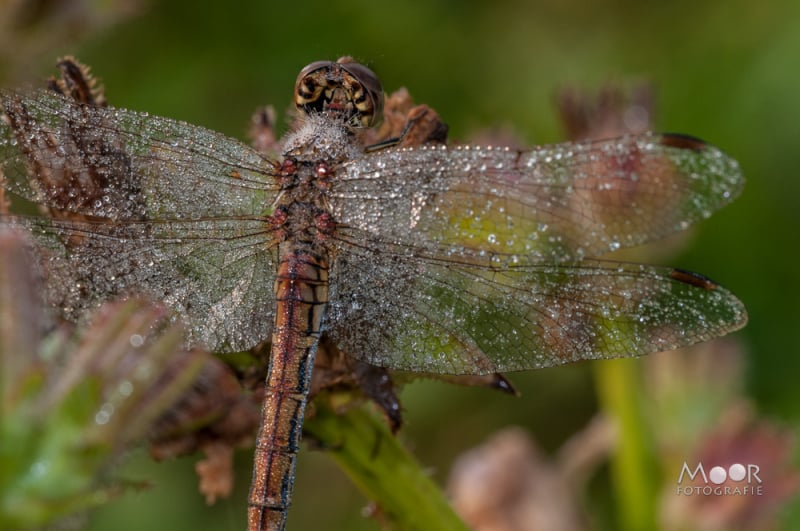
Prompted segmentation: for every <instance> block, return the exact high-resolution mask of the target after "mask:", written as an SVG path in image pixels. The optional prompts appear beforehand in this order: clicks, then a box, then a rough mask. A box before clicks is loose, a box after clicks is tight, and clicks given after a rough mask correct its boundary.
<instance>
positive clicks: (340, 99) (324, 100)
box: [294, 57, 383, 127]
mask: <svg viewBox="0 0 800 531" xmlns="http://www.w3.org/2000/svg"><path fill="white" fill-rule="evenodd" d="M294 104H295V107H297V110H298V111H300V112H301V113H302V114H304V115H308V114H312V113H323V112H326V113H333V114H335V115H337V116H341V117H342V118H343V119H344V121H345V122H346V123H347V125H348V126H350V127H371V126H373V125H375V124H377V123H378V121H379V120H380V118H381V113H382V112H383V87H382V86H381V82H380V81H379V80H378V76H376V75H375V73H374V72H373V71H372V70H370V69H369V68H367V67H366V66H364V65H362V64H359V63H356V62H355V61H354V60H353V58H352V57H341V58H340V59H339V60H337V61H336V62H335V63H334V62H333V61H317V62H314V63H311V64H310V65H308V66H306V67H305V68H303V70H301V71H300V74H299V75H298V76H297V81H296V82H295V85H294Z"/></svg>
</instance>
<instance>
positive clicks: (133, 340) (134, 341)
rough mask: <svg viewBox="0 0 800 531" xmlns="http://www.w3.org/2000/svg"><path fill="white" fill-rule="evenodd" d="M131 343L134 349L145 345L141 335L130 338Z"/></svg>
mask: <svg viewBox="0 0 800 531" xmlns="http://www.w3.org/2000/svg"><path fill="white" fill-rule="evenodd" d="M130 343H131V346H132V347H133V348H139V347H141V346H142V345H144V338H143V337H142V336H141V335H139V334H132V335H131V337H130Z"/></svg>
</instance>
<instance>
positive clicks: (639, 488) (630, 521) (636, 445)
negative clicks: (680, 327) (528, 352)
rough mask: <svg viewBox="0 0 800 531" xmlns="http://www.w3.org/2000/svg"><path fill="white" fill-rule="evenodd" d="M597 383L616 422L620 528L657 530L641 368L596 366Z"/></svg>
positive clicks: (614, 470) (631, 362)
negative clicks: (643, 406) (641, 385)
mask: <svg viewBox="0 0 800 531" xmlns="http://www.w3.org/2000/svg"><path fill="white" fill-rule="evenodd" d="M594 367H595V381H596V383H597V392H598V395H599V399H600V403H601V405H602V409H603V411H604V413H605V414H606V415H607V416H608V417H609V418H610V419H612V421H613V422H615V424H616V426H617V432H618V441H617V445H616V451H615V453H613V454H612V456H611V476H612V482H613V484H614V489H613V491H614V492H615V493H616V498H617V499H616V502H617V510H618V511H619V529H622V530H625V531H640V530H645V529H656V509H657V508H656V501H657V483H658V478H657V477H656V475H657V472H656V471H657V466H656V463H655V460H654V457H653V456H654V454H653V447H652V442H651V437H650V433H649V430H648V428H647V426H646V424H645V422H644V412H643V411H642V408H641V404H642V401H643V400H642V393H641V390H640V382H639V370H638V369H639V365H638V360H635V359H617V360H609V361H604V362H601V363H595V364H594Z"/></svg>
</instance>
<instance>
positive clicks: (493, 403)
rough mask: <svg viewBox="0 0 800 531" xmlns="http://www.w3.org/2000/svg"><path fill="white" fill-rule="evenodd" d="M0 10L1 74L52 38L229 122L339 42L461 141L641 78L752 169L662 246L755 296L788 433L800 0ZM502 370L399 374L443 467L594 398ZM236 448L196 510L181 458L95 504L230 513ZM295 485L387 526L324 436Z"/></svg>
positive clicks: (148, 513)
mask: <svg viewBox="0 0 800 531" xmlns="http://www.w3.org/2000/svg"><path fill="white" fill-rule="evenodd" d="M20 5H21V6H24V7H22V8H20V7H19V6H20ZM4 13H5V14H13V15H14V16H15V17H16V18H14V19H13V20H12V19H10V18H6V19H5V20H6V22H4V23H2V24H3V26H2V27H0V32H2V33H4V34H2V33H0V46H2V49H0V61H2V62H0V82H2V84H3V85H5V86H8V85H15V86H16V85H21V84H26V83H34V82H36V81H37V80H39V79H41V78H42V77H45V76H48V75H51V74H54V73H55V70H54V68H53V64H54V62H55V59H56V57H58V56H61V55H65V54H74V55H76V56H77V57H78V58H79V59H80V60H81V61H83V62H85V63H87V64H89V65H90V66H91V67H92V68H93V71H94V72H95V73H96V74H97V75H98V76H99V77H101V78H102V81H103V82H104V84H105V87H106V93H107V95H108V97H109V100H110V101H111V103H112V104H114V105H116V106H120V107H127V108H132V109H137V110H146V111H149V112H151V113H153V114H160V115H164V116H169V117H172V118H178V119H182V120H187V121H189V122H192V123H196V124H200V125H204V126H207V127H210V128H212V129H216V130H219V131H222V132H225V133H227V134H229V135H232V136H236V137H239V138H244V134H245V131H246V130H247V126H248V120H249V117H250V115H251V112H252V111H253V110H254V109H255V108H256V107H257V106H259V105H263V104H268V103H270V104H273V105H275V107H276V109H277V110H278V111H279V112H280V113H282V112H283V110H284V109H285V108H286V107H287V106H288V104H289V102H290V98H291V90H292V87H293V83H294V79H295V76H296V74H297V72H298V71H299V69H300V68H301V67H302V66H304V65H305V64H307V63H309V62H311V61H314V60H318V59H335V58H336V57H339V56H341V55H347V54H349V55H353V56H354V57H356V58H357V59H359V60H360V61H362V62H365V63H366V64H368V65H369V66H370V67H371V68H373V70H375V71H376V72H377V73H378V75H379V76H380V77H381V79H382V81H383V84H384V88H385V89H386V90H387V91H393V90H395V89H397V88H399V87H401V86H405V87H407V88H408V89H409V91H410V92H411V94H412V95H413V97H414V98H415V100H416V101H417V102H424V103H427V104H429V105H430V106H432V107H433V108H434V109H436V110H437V111H438V112H439V113H440V115H441V116H442V118H443V119H444V120H445V121H446V122H447V123H449V125H450V127H451V129H450V131H451V134H450V136H451V138H453V139H463V138H466V137H468V136H469V135H470V134H471V133H473V132H475V131H476V130H479V129H483V128H487V127H490V126H493V127H498V126H499V127H504V128H511V129H513V130H514V131H516V132H517V133H518V134H519V136H520V137H521V138H523V139H524V140H525V141H526V142H528V143H530V144H538V143H546V142H558V141H562V140H564V135H565V133H564V131H563V129H562V127H561V126H560V124H559V121H558V115H557V112H556V106H555V103H554V102H555V94H556V93H557V91H558V90H559V89H560V88H563V87H566V86H577V87H582V88H587V89H597V88H599V87H601V86H603V85H604V84H606V83H608V82H618V83H622V84H623V85H625V84H632V83H636V82H639V81H651V82H652V83H653V84H654V86H655V88H656V95H657V100H656V101H657V104H656V109H657V115H656V120H655V122H656V124H657V129H659V130H663V131H676V132H685V133H690V134H692V135H696V136H699V137H701V138H703V139H706V140H708V141H710V142H712V143H714V144H716V145H718V146H720V147H721V148H722V149H724V150H725V151H727V152H728V153H730V154H732V155H733V156H734V157H735V158H737V159H738V160H739V161H740V163H741V165H742V167H743V168H744V172H745V175H746V176H747V178H748V181H747V185H746V188H745V192H744V194H743V195H742V197H741V198H739V199H738V200H737V201H736V202H735V203H733V204H732V205H731V206H729V207H727V208H725V209H724V210H723V211H721V212H720V213H718V214H717V215H715V216H713V217H712V218H710V219H709V220H708V221H706V222H704V223H702V224H701V225H700V226H698V227H696V228H695V229H693V232H692V238H691V240H690V243H689V244H688V245H687V246H686V248H685V251H684V252H683V253H682V254H681V255H679V256H674V257H672V258H671V259H669V261H668V263H669V265H674V266H679V267H682V268H686V269H690V270H695V271H700V272H703V273H704V274H707V275H708V276H710V277H711V278H713V279H715V280H717V281H718V282H720V283H721V284H723V285H725V286H727V287H729V288H731V289H732V290H733V291H734V292H736V293H737V294H738V295H739V296H740V298H741V299H742V300H743V301H744V302H745V304H746V305H747V307H748V310H749V312H750V323H749V325H748V326H747V328H746V329H744V330H743V331H742V332H739V333H737V334H736V337H737V338H738V339H739V340H740V341H741V342H742V344H743V345H744V350H745V353H746V362H745V363H746V367H745V377H746V381H745V385H746V392H747V394H748V395H749V396H751V397H752V398H753V399H754V400H755V403H756V405H757V407H758V410H759V413H760V414H761V415H765V416H767V417H770V418H775V419H779V420H780V421H782V422H784V423H786V424H788V425H789V426H793V427H794V428H793V429H794V430H795V431H796V427H797V426H798V420H800V385H797V383H798V378H799V377H800V336H799V335H798V331H797V330H798V325H800V280H798V273H800V268H799V267H798V264H800V245H798V243H800V239H798V229H800V178H798V172H800V144H799V142H800V125H798V124H800V97H798V95H800V3H798V2H796V1H794V0H773V1H768V2H767V1H765V2H752V1H743V0H726V1H715V2H697V1H683V0H678V1H671V2H640V1H634V0H616V1H613V2H603V3H601V2H592V1H587V0H567V1H556V0H546V1H538V2H525V1H522V0H519V1H515V2H514V1H497V2H492V3H488V2H487V3H484V2H477V1H452V0H451V1H444V0H426V1H419V0H417V1H412V2H391V3H386V4H383V3H379V2H367V1H351V2H340V3H333V2H324V1H319V0H306V1H305V2H283V3H272V2H263V1H256V0H253V1H246V2H236V3H234V2H210V1H205V0H203V1H197V0H194V1H188V0H172V1H162V2H157V1H149V2H147V1H135V0H127V1H119V2H113V1H109V0H105V1H101V0H94V1H89V0H86V1H84V2H56V1H49V2H48V1H40V2H28V3H25V2H16V3H9V2H6V3H0V19H2V18H3V14H4ZM281 123H283V122H281ZM793 234H794V236H792V235H793ZM511 377H512V380H513V381H514V383H515V384H517V385H518V387H519V389H520V390H521V392H522V394H523V397H522V398H521V399H514V398H511V397H507V396H503V395H500V394H499V393H491V392H489V391H485V390H481V389H464V388H458V387H454V386H448V385H445V384H441V383H435V382H424V383H418V384H413V385H411V386H409V387H408V388H407V389H406V390H405V392H404V394H403V404H404V407H405V415H406V422H407V425H406V428H405V429H404V431H403V433H402V437H403V438H404V439H405V440H406V441H407V442H408V445H409V447H411V448H412V450H413V451H414V452H415V453H416V454H417V455H418V457H419V458H420V460H421V461H422V462H423V463H424V464H425V465H427V466H430V467H431V470H432V474H433V475H434V477H436V478H437V479H440V480H443V479H444V478H445V477H446V474H447V471H448V469H449V466H450V464H451V462H452V460H453V459H454V458H455V456H456V455H458V454H459V453H460V452H462V451H464V450H465V449H467V448H469V447H471V446H474V445H475V444H478V443H480V442H482V441H483V440H485V439H486V438H487V437H488V436H489V435H490V434H491V433H492V432H493V431H495V430H496V429H498V428H500V427H502V426H506V425H511V424H515V425H523V426H526V427H528V428H529V430H530V431H531V432H532V433H533V434H534V435H535V437H536V438H537V439H538V440H539V442H540V443H541V444H542V445H543V446H544V447H545V448H546V449H550V450H552V449H554V448H556V447H558V446H559V445H560V444H561V443H562V442H563V441H564V440H565V439H566V438H567V437H568V436H569V435H570V434H571V433H573V432H574V431H576V430H578V429H580V427H581V426H583V425H584V424H585V423H586V422H587V420H588V419H589V418H590V417H591V415H592V413H593V411H594V410H595V407H596V404H595V402H596V399H595V398H594V396H595V394H594V389H593V384H592V377H591V367H590V364H581V365H577V366H570V367H564V368H558V369H550V370H547V371H540V372H537V373H527V374H514V375H511ZM651 420H652V419H651ZM656 422H657V421H656ZM237 460H238V461H237V463H238V469H237V472H238V474H239V478H240V479H241V482H240V484H239V486H238V488H237V490H236V492H235V493H234V496H233V497H232V498H231V499H229V500H225V501H223V502H221V503H218V504H217V505H215V506H214V507H212V508H207V507H206V506H205V505H204V503H203V500H202V498H201V497H200V495H199V494H198V493H197V489H196V479H195V476H194V472H193V461H192V460H191V459H182V460H179V461H176V462H171V463H161V464H154V463H152V462H150V461H149V460H148V458H147V457H146V456H145V455H144V452H141V455H140V454H135V455H133V456H131V459H130V461H128V463H127V464H126V466H125V469H124V473H125V474H126V475H127V476H128V477H131V478H134V479H146V480H147V481H148V482H151V483H152V488H151V489H149V490H146V491H143V492H135V493H130V494H128V495H126V496H125V497H124V498H123V499H122V500H121V501H119V502H117V503H114V504H112V505H110V506H108V507H106V508H104V509H103V510H102V511H100V512H99V513H98V514H97V515H96V516H95V518H94V519H93V525H92V529H97V530H100V529H115V530H122V529H172V530H178V529H241V528H243V523H244V507H245V496H246V492H247V484H248V482H249V479H250V474H249V466H250V456H249V455H248V454H246V453H244V452H242V453H240V455H238V456H237ZM295 493H296V494H295V502H294V506H293V510H292V511H291V513H290V520H289V522H290V528H292V529H313V528H319V527H318V526H319V525H320V521H322V522H325V525H326V527H327V528H329V529H339V528H341V529H361V528H363V529H376V528H377V526H376V525H375V524H374V523H372V522H371V521H369V520H364V519H363V517H362V516H361V507H363V506H364V505H365V499H364V497H363V496H362V495H361V494H360V493H358V492H357V491H356V490H355V488H354V487H353V486H351V484H350V483H349V481H348V480H347V479H346V478H345V477H344V475H343V474H342V473H341V472H339V471H338V469H337V468H336V467H335V466H334V465H333V464H332V463H331V461H330V460H329V459H328V458H327V457H326V456H325V455H324V454H321V453H319V452H312V451H308V450H307V449H305V450H304V451H303V452H302V455H301V459H300V466H299V472H298V480H297V484H296V489H295ZM797 513H798V510H797V508H796V507H795V508H794V509H792V510H790V517H791V515H792V514H793V515H795V516H796V515H797Z"/></svg>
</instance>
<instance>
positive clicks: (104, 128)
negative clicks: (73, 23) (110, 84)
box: [0, 90, 277, 220]
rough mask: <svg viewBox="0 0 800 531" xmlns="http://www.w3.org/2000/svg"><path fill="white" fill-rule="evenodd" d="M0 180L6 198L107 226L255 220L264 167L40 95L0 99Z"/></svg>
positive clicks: (236, 153)
mask: <svg viewBox="0 0 800 531" xmlns="http://www.w3.org/2000/svg"><path fill="white" fill-rule="evenodd" d="M0 112H2V113H3V116H2V117H0V174H1V175H2V177H3V178H2V186H3V188H5V189H6V190H8V191H9V192H11V193H13V194H15V195H18V196H21V197H23V198H25V199H27V200H30V201H32V202H34V203H37V204H39V205H42V206H45V207H49V208H52V209H56V210H59V211H62V212H69V213H73V214H81V215H88V216H96V217H102V218H107V219H114V220H121V219H127V220H131V219H133V220H141V219H192V218H198V217H211V216H262V215H266V214H269V213H270V207H271V204H272V201H273V199H274V197H275V195H276V194H277V185H276V183H275V182H274V181H273V179H272V177H271V174H272V171H273V170H274V164H273V163H272V162H271V161H269V160H267V159H265V158H263V157H262V156H261V155H259V154H258V153H257V152H256V151H255V150H253V149H252V148H249V147H248V146H246V145H244V144H242V143H240V142H239V141H237V140H234V139H231V138H228V137H226V136H224V135H221V134H219V133H215V132H213V131H209V130H207V129H204V128H202V127H197V126H193V125H190V124H187V123H184V122H179V121H176V120H170V119H168V118H160V117H157V116H151V115H148V114H146V113H139V112H134V111H128V110H124V109H114V108H110V107H96V106H92V105H83V104H79V103H76V102H75V101H74V100H71V99H68V98H65V97H62V96H60V95H58V94H55V93H53V92H50V91H45V90H39V91H33V92H30V93H18V92H13V91H0Z"/></svg>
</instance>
